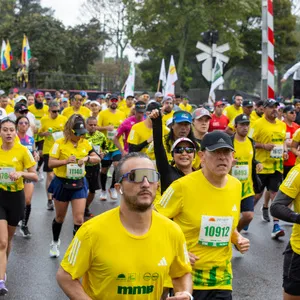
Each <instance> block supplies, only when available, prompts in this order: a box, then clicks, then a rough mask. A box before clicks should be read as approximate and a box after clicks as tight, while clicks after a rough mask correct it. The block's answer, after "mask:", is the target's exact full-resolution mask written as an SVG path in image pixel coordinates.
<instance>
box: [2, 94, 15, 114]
mask: <svg viewBox="0 0 300 300" xmlns="http://www.w3.org/2000/svg"><path fill="white" fill-rule="evenodd" d="M0 107H1V108H2V109H4V110H5V111H6V114H10V113H12V112H14V109H13V107H12V106H11V105H9V104H8V97H7V96H6V95H5V94H3V95H1V96H0Z"/></svg>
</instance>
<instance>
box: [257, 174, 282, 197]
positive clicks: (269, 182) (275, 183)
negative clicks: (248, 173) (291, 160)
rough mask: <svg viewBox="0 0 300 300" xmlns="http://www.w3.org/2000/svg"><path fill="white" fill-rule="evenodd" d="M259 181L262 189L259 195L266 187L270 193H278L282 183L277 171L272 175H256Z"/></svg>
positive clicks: (280, 175)
mask: <svg viewBox="0 0 300 300" xmlns="http://www.w3.org/2000/svg"><path fill="white" fill-rule="evenodd" d="M258 176H259V179H260V180H261V183H262V187H261V191H260V192H261V193H262V192H263V190H264V188H265V187H266V188H267V190H268V191H270V192H275V193H276V192H278V190H279V187H280V185H281V183H282V174H281V173H280V172H278V171H275V173H272V174H258Z"/></svg>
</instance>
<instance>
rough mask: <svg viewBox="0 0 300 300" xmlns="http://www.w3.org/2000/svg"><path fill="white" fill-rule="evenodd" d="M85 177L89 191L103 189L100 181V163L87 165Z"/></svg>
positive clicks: (93, 192)
mask: <svg viewBox="0 0 300 300" xmlns="http://www.w3.org/2000/svg"><path fill="white" fill-rule="evenodd" d="M85 171H86V174H85V178H86V179H87V182H88V186H89V192H90V193H92V194H95V192H96V191H97V190H100V189H101V183H100V165H95V166H86V167H85Z"/></svg>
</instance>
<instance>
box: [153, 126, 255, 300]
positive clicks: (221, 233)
mask: <svg viewBox="0 0 300 300" xmlns="http://www.w3.org/2000/svg"><path fill="white" fill-rule="evenodd" d="M233 151H234V149H233V145H232V141H231V138H230V137H229V136H228V135H227V134H226V133H224V132H221V131H219V130H216V131H213V132H209V133H207V134H206V135H205V136H204V138H203V140H202V143H201V152H200V156H201V165H202V169H201V170H199V171H195V172H192V173H190V174H188V175H185V176H184V177H181V178H179V179H178V180H176V181H174V182H173V183H172V184H171V185H170V186H169V188H168V189H167V190H166V191H165V192H164V194H163V196H162V198H161V200H160V201H159V202H158V203H157V204H156V205H155V208H156V210H157V211H158V212H160V213H161V214H163V215H164V216H166V217H168V218H171V219H173V221H174V222H175V223H177V224H178V225H179V226H180V227H181V229H182V231H183V233H184V235H185V238H186V240H187V250H188V252H189V257H190V262H191V264H192V267H193V272H192V274H193V283H194V285H193V289H194V292H193V296H194V297H195V300H197V299H201V300H202V299H232V298H231V297H232V296H231V294H232V292H231V290H232V270H231V258H232V243H233V244H234V245H236V247H237V248H238V250H239V251H240V252H242V253H244V252H246V251H247V250H248V248H249V246H250V243H249V240H248V239H245V238H244V237H242V235H240V234H239V233H238V232H237V230H236V226H237V224H238V221H239V216H240V202H241V194H242V186H241V183H240V182H239V181H238V180H237V179H236V178H234V177H232V176H230V175H229V174H228V173H229V171H230V169H231V166H232V162H233Z"/></svg>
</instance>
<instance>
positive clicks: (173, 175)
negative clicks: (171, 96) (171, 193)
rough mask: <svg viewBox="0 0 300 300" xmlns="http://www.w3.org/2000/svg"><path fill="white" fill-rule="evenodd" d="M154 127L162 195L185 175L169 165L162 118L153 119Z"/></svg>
mask: <svg viewBox="0 0 300 300" xmlns="http://www.w3.org/2000/svg"><path fill="white" fill-rule="evenodd" d="M152 127H153V143H154V154H155V160H156V166H157V170H158V172H159V173H160V177H161V178H160V185H161V194H163V192H164V191H165V190H166V189H167V188H168V187H169V185H170V184H171V183H172V182H173V181H175V180H176V179H178V178H180V177H182V176H184V173H183V172H182V171H180V170H179V169H177V168H176V167H175V166H172V165H170V164H169V161H168V157H167V154H166V150H165V148H164V145H163V134H162V132H163V130H162V117H161V115H159V117H158V118H156V119H152Z"/></svg>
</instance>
